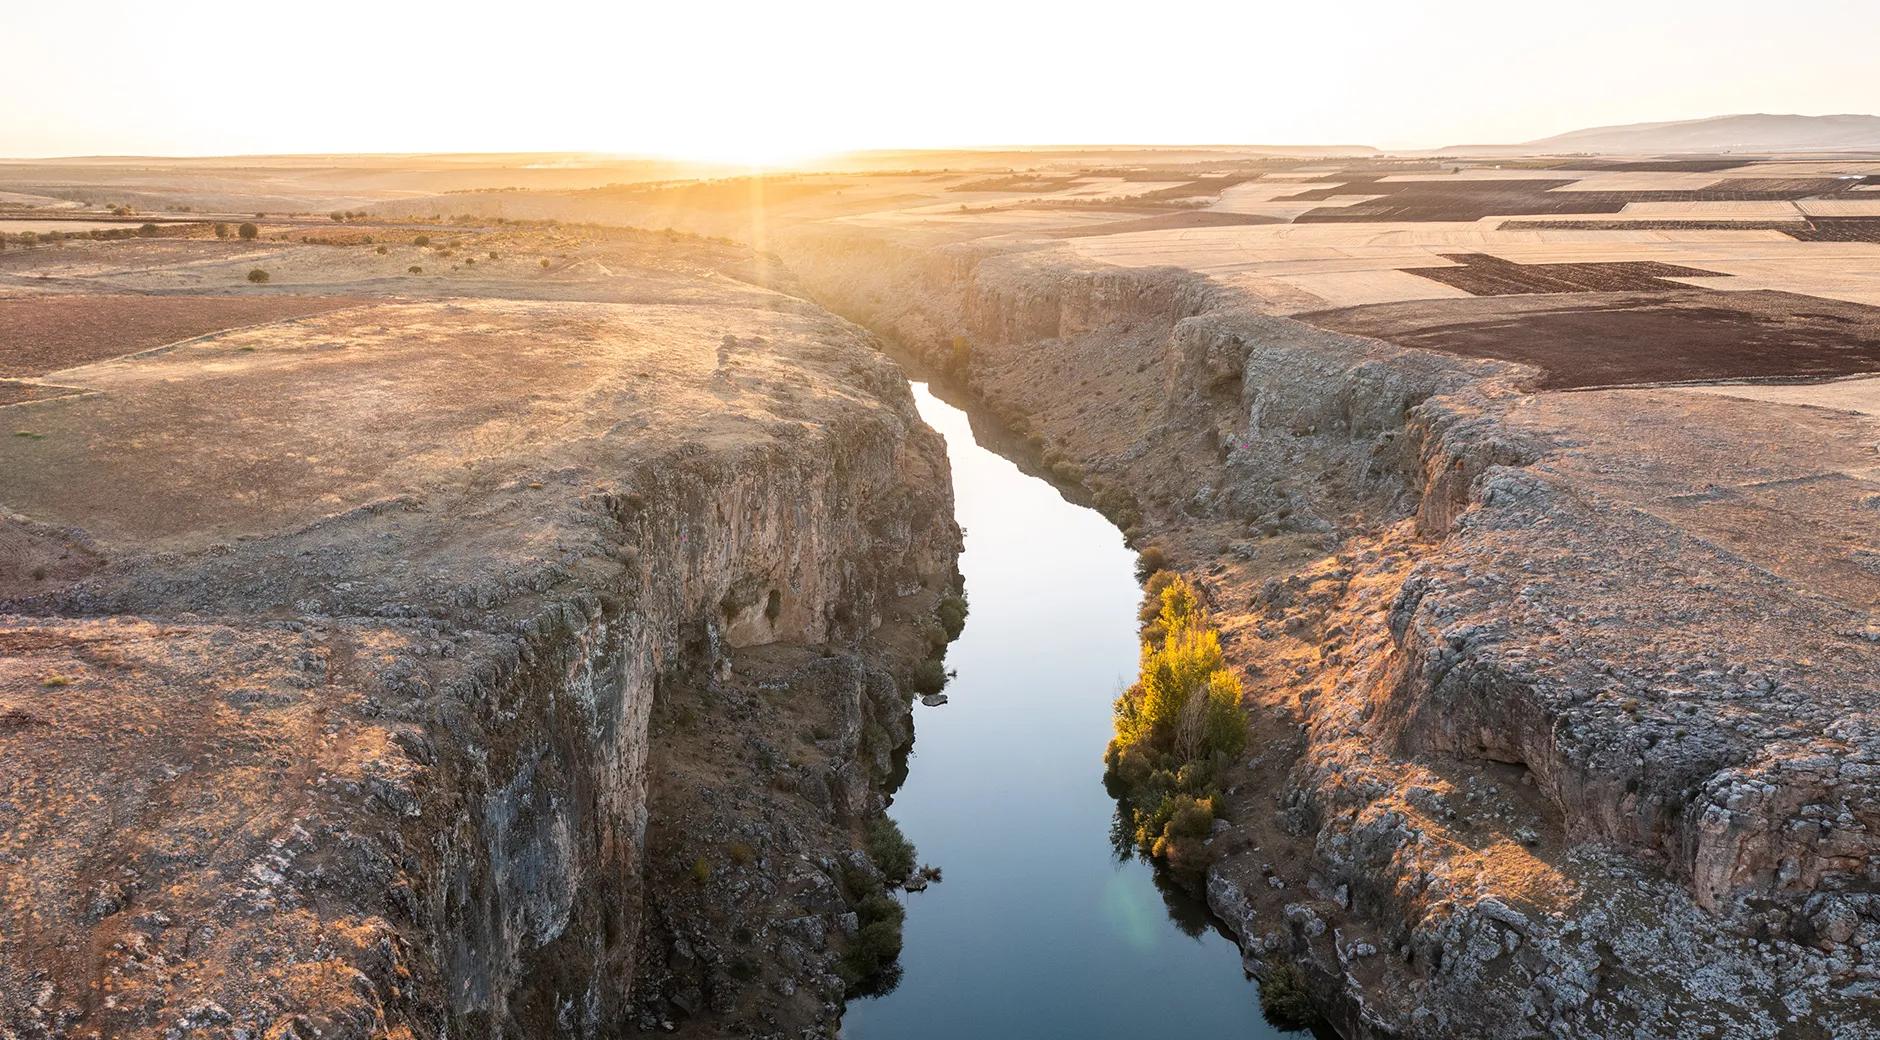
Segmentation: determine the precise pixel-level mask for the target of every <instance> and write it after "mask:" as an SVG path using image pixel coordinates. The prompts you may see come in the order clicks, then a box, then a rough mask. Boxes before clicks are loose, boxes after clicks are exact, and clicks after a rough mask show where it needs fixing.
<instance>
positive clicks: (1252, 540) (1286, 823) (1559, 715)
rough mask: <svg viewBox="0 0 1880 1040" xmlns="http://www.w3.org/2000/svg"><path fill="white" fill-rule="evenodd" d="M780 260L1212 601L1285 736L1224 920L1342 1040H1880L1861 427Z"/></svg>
mask: <svg viewBox="0 0 1880 1040" xmlns="http://www.w3.org/2000/svg"><path fill="white" fill-rule="evenodd" d="M784 256H785V259H786V260H787V261H788V262H789V263H790V265H791V267H792V269H793V270H794V271H795V272H796V273H797V274H798V275H799V276H800V277H801V278H802V279H803V281H804V283H805V285H806V286H807V287H808V288H809V289H810V291H811V292H812V293H813V294H814V295H815V296H816V298H818V299H819V300H821V301H823V302H824V303H826V304H827V305H829V306H830V307H831V308H832V309H835V310H837V311H838V312H839V313H843V314H844V315H846V316H848V317H851V318H853V319H855V320H857V321H859V322H862V323H863V324H866V325H868V326H870V327H872V328H874V329H876V330H877V331H880V332H881V333H883V334H884V335H885V336H887V337H889V338H891V339H892V340H893V341H895V342H896V343H898V344H899V345H900V346H901V347H902V349H906V350H908V351H910V352H912V353H914V354H916V355H918V356H920V357H921V358H922V359H923V360H925V361H926V362H928V363H930V364H932V365H935V366H937V367H940V368H943V369H946V370H948V371H951V372H953V373H954V374H955V375H956V377H957V378H959V379H960V380H961V381H962V382H963V383H964V384H965V385H966V386H967V387H968V388H969V390H970V392H971V393H972V394H973V395H974V396H975V397H976V398H977V399H978V400H979V401H980V402H981V403H982V405H984V406H985V407H987V408H988V409H989V410H991V411H992V412H994V413H996V414H997V415H999V416H1000V417H1001V418H1002V419H1004V421H1005V422H1006V423H1007V424H1008V425H1009V426H1010V427H1012V428H1013V429H1014V430H1016V431H1017V432H1018V433H1019V434H1021V435H1022V436H1025V437H1027V438H1028V439H1029V442H1030V446H1031V450H1032V452H1033V453H1034V456H1035V457H1034V462H1035V465H1036V466H1037V468H1038V469H1040V470H1041V471H1044V472H1048V473H1049V474H1051V475H1052V476H1054V477H1056V478H1057V479H1059V480H1061V481H1064V482H1066V483H1069V484H1072V485H1077V486H1081V487H1082V488H1084V489H1085V490H1086V491H1087V492H1088V493H1090V494H1091V496H1092V498H1093V500H1094V501H1096V502H1097V503H1098V504H1099V505H1100V507H1102V508H1104V509H1105V510H1106V511H1107V512H1109V513H1110V515H1111V516H1112V517H1113V518H1115V519H1117V521H1118V522H1119V524H1121V525H1122V526H1124V527H1125V528H1126V530H1129V531H1130V533H1131V534H1132V536H1133V537H1134V538H1136V539H1137V540H1138V544H1143V545H1148V544H1154V545H1157V546H1160V547H1162V548H1163V549H1165V550H1166V551H1167V553H1168V555H1169V558H1170V560H1171V561H1172V565H1175V566H1179V567H1181V568H1182V569H1184V570H1187V571H1189V572H1190V573H1192V574H1196V575H1198V576H1200V577H1201V578H1202V580H1203V582H1204V585H1205V589H1206V591H1207V593H1208V595H1209V597H1210V599H1211V600H1212V603H1213V606H1214V608H1215V611H1216V618H1217V620H1218V621H1219V622H1220V623H1221V625H1222V628H1223V630H1224V640H1225V641H1226V643H1227V645H1228V647H1229V655H1230V657H1231V658H1232V659H1233V660H1235V661H1236V663H1237V664H1238V665H1239V666H1241V667H1242V668H1243V669H1244V670H1245V673H1246V676H1247V680H1248V683H1247V685H1248V689H1249V694H1250V701H1251V715H1252V731H1253V734H1254V738H1255V742H1254V745H1253V752H1252V754H1250V756H1249V758H1248V760H1247V761H1246V762H1245V763H1244V764H1243V766H1242V767H1241V768H1240V769H1239V770H1238V771H1237V774H1236V776H1235V777H1234V778H1233V781H1232V782H1233V784H1234V787H1233V788H1232V789H1231V790H1230V791H1229V792H1228V802H1229V817H1230V818H1229V820H1228V821H1227V822H1226V823H1225V824H1222V825H1217V831H1216V836H1215V838H1214V839H1213V845H1214V847H1215V849H1216V851H1217V852H1218V853H1219V859H1218V860H1217V861H1216V862H1215V864H1214V866H1213V868H1212V869H1211V871H1210V873H1209V877H1208V881H1207V889H1208V896H1209V901H1210V903H1211V905H1212V906H1213V907H1214V909H1215V911H1216V913H1217V914H1218V915H1219V916H1220V917H1221V919H1222V920H1223V921H1225V922H1226V923H1227V925H1228V926H1229V927H1230V928H1232V929H1234V930H1235V932H1236V933H1237V934H1238V935H1239V937H1240V939H1241V943H1242V948H1243V951H1245V953H1246V955H1247V957H1248V961H1249V964H1250V966H1253V967H1255V968H1257V969H1261V970H1264V968H1265V965H1266V964H1267V963H1268V961H1269V959H1270V958H1273V957H1275V956H1277V957H1280V958H1283V959H1285V960H1289V961H1294V962H1297V963H1299V964H1301V965H1303V966H1304V967H1305V969H1306V973H1307V977H1308V979H1309V981H1310V983H1311V986H1312V988H1313V990H1314V991H1315V992H1316V994H1317V995H1318V997H1319V1000H1320V1003H1321V1005H1322V1006H1323V1007H1324V1008H1325V1010H1326V1013H1327V1014H1328V1016H1329V1017H1331V1018H1332V1019H1333V1021H1334V1022H1335V1023H1336V1024H1337V1025H1338V1026H1339V1028H1340V1029H1341V1031H1343V1032H1344V1033H1345V1034H1346V1035H1350V1036H1395V1035H1403V1036H1428V1037H1449V1036H1477V1035H1498V1036H1584V1037H1609V1036H1617V1035H1625V1036H1654V1037H1657V1036H1662V1037H1685V1036H1730V1037H1745V1038H1747V1037H1763V1036H1772V1035H1783V1036H1796V1037H1816V1036H1820V1037H1827V1036H1873V1035H1880V1026H1877V1025H1876V1021H1880V1015H1877V1014H1876V1012H1877V1011H1880V1005H1876V1003H1875V993H1876V983H1877V980H1880V897H1876V895H1875V894H1874V893H1875V891H1876V889H1877V888H1880V808H1877V806H1880V801H1876V795H1880V730H1877V729H1876V719H1875V714H1874V712H1875V703H1874V690H1875V688H1876V684H1877V683H1880V628H1876V627H1875V620H1876V619H1875V617H1874V610H1875V606H1876V603H1877V602H1880V600H1877V599H1876V591H1880V580H1877V579H1876V578H1875V576H1874V574H1875V572H1874V568H1873V560H1874V558H1875V555H1874V554H1875V552H1876V551H1877V549H1876V547H1875V546H1874V545H1873V544H1872V540H1871V534H1872V530H1873V517H1874V513H1873V512H1872V510H1873V508H1874V504H1875V503H1876V502H1880V497H1877V496H1876V494H1875V492H1876V491H1880V487H1876V485H1875V482H1874V466H1875V461H1876V460H1875V457H1874V451H1875V449H1874V445H1875V442H1876V434H1877V433H1880V431H1877V430H1876V429H1875V427H1874V424H1873V423H1872V422H1870V421H1869V420H1867V419H1865V418H1864V417H1862V416H1859V415H1855V414H1850V413H1837V412H1830V411H1825V410H1820V409H1808V408H1797V407H1789V406H1774V405H1769V404H1766V403H1762V402H1751V401H1742V400H1730V399H1724V398H1717V397H1712V396H1705V395H1699V394H1694V393H1690V392H1685V391H1679V390H1674V389H1639V390H1610V391H1597V392H1587V393H1576V394H1535V393H1530V392H1529V385H1530V384H1531V382H1532V381H1533V376H1534V373H1533V370H1531V369H1526V368H1523V367H1521V366H1518V365H1512V364H1507V363H1502V362H1494V361H1485V360H1470V359H1465V358H1460V357H1456V356H1452V355H1446V354H1439V353H1434V352H1429V351H1422V350H1411V349H1404V348H1401V347H1397V346H1394V345H1391V344H1389V343H1385V342H1381V341H1378V340H1373V339H1366V338H1361V337H1354V336H1348V335H1342V334H1339V333H1335V332H1330V331H1325V330H1322V329H1318V328H1314V327H1312V326H1310V325H1308V324H1306V323H1303V322H1300V321H1296V320H1290V319H1285V318H1278V317H1273V316H1270V315H1267V314H1264V313H1261V311H1260V308H1259V306H1258V304H1257V301H1255V300H1252V299H1250V298H1247V297H1244V296H1242V295H1239V294H1237V293H1235V292H1233V291H1230V290H1228V289H1225V288H1223V287H1221V286H1218V285H1216V284H1214V283H1211V282H1210V281H1208V280H1207V279H1205V278H1202V277H1199V276H1196V275H1194V274H1191V273H1187V272H1183V271H1180V270H1176V269H1123V268H1116V267H1107V266H1101V265H1096V264H1091V263H1088V262H1083V261H1078V260H1076V259H1074V258H1072V257H1070V256H1068V255H1067V254H1065V253H1064V252H1062V251H1057V250H1053V249H1050V248H1040V247H1035V246H1034V247H1024V246H1014V245H1011V244H1005V245H992V244H987V243H972V244H961V245H953V246H932V245H928V244H922V243H902V242H897V241H896V240H894V238H893V237H892V236H888V235H884V234H866V233H859V232H843V231H838V230H834V229H830V228H821V229H812V230H806V231H805V232H803V233H802V234H800V235H798V236H796V237H794V238H792V239H791V240H790V241H788V242H787V243H786V245H785V247H784ZM1093 753H1094V751H1093Z"/></svg>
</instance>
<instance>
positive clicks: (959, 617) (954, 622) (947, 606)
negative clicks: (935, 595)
mask: <svg viewBox="0 0 1880 1040" xmlns="http://www.w3.org/2000/svg"><path fill="white" fill-rule="evenodd" d="M933 613H934V617H936V618H939V619H940V627H941V628H944V629H946V633H947V640H948V641H949V642H951V641H952V640H955V639H958V638H959V637H960V633H961V632H962V631H964V630H965V629H966V597H965V596H962V595H960V594H959V593H957V592H949V593H947V594H946V595H944V596H942V597H940V603H939V604H938V605H937V606H935V607H934V610H933Z"/></svg>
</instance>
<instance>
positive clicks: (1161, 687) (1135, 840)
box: [1104, 571, 1247, 877]
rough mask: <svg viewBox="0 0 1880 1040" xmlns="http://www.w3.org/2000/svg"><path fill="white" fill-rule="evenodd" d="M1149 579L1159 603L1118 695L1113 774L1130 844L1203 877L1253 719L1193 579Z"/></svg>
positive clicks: (1108, 756) (1110, 760) (1109, 767)
mask: <svg viewBox="0 0 1880 1040" xmlns="http://www.w3.org/2000/svg"><path fill="white" fill-rule="evenodd" d="M1150 581H1151V583H1152V585H1153V586H1155V587H1156V588H1155V592H1154V595H1155V602H1156V603H1157V610H1156V613H1155V616H1154V618H1153V619H1152V620H1149V621H1148V623H1147V624H1146V625H1145V627H1144V630H1143V632H1144V634H1143V643H1142V667H1141V674H1140V675H1139V677H1138V678H1137V681H1136V683H1135V684H1134V685H1133V686H1131V687H1130V688H1129V689H1128V690H1125V691H1124V692H1123V695H1122V696H1121V697H1118V698H1117V699H1116V706H1115V713H1116V737H1115V738H1114V739H1113V740H1111V741H1110V746H1109V748H1108V749H1107V750H1106V751H1105V752H1104V765H1105V767H1106V769H1105V774H1104V778H1105V781H1106V782H1107V783H1108V784H1109V785H1110V789H1111V792H1112V793H1113V794H1115V795H1116V797H1117V799H1118V801H1119V803H1120V805H1119V809H1120V810H1121V813H1122V819H1123V824H1124V827H1123V831H1124V834H1125V836H1126V837H1127V839H1128V841H1129V843H1131V844H1133V845H1134V846H1135V848H1136V849H1137V850H1139V851H1140V852H1141V853H1142V854H1144V855H1147V856H1151V857H1154V858H1155V859H1157V860H1160V861H1162V862H1163V863H1166V864H1167V865H1168V866H1170V867H1171V868H1173V869H1174V870H1175V871H1176V872H1177V873H1178V874H1183V875H1187V876H1189V877H1195V876H1198V874H1199V872H1200V871H1201V870H1204V869H1205V868H1206V865H1207V864H1206V858H1205V855H1204V853H1203V850H1202V848H1201V842H1202V841H1203V840H1205V839H1206V838H1207V836H1208V832H1209V830H1210V829H1211V828H1212V826H1213V823H1214V817H1215V813H1216V808H1217V806H1218V804H1219V791H1218V790H1217V788H1216V781H1217V778H1218V777H1219V776H1220V774H1221V772H1222V771H1223V770H1224V769H1225V768H1226V767H1227V765H1228V764H1229V762H1231V761H1232V759H1233V757H1234V756H1236V755H1238V754H1240V752H1241V751H1242V749H1244V748H1245V746H1246V741H1247V720H1246V716H1245V715H1243V714H1242V713H1241V710H1240V695H1241V687H1240V679H1239V677H1238V676H1236V675H1235V674H1234V673H1233V672H1232V671H1229V670H1228V668H1227V663H1226V660H1225V659H1224V658H1223V656H1222V654H1221V636H1220V633H1219V632H1218V631H1217V630H1216V629H1215V628H1214V626H1213V625H1212V624H1211V623H1210V622H1209V619H1208V614H1207V609H1206V608H1205V607H1204V606H1202V604H1201V600H1200V598H1199V596H1197V595H1196V593H1195V589H1194V586H1193V585H1190V584H1189V583H1188V581H1187V580H1186V579H1184V578H1182V577H1181V576H1180V575H1177V574H1171V573H1169V572H1167V571H1159V572H1157V573H1154V574H1152V575H1151V576H1150ZM1144 613H1145V615H1146V614H1147V610H1146V608H1145V611H1144Z"/></svg>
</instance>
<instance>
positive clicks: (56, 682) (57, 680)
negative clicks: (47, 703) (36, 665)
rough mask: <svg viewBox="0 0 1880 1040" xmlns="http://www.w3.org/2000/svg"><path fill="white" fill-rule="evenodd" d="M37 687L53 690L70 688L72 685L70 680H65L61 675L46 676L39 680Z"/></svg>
mask: <svg viewBox="0 0 1880 1040" xmlns="http://www.w3.org/2000/svg"><path fill="white" fill-rule="evenodd" d="M39 685H41V686H44V687H46V688H47V689H54V688H56V687H60V686H70V685H72V680H70V679H67V678H66V677H65V676H63V675H48V676H46V677H45V678H44V679H41V680H39Z"/></svg>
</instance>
